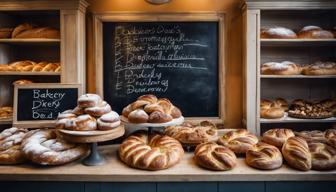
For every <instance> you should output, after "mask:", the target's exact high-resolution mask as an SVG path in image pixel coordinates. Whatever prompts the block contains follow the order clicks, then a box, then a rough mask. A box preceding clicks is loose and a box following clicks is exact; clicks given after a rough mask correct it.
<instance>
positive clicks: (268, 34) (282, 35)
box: [260, 27, 297, 39]
mask: <svg viewBox="0 0 336 192" xmlns="http://www.w3.org/2000/svg"><path fill="white" fill-rule="evenodd" d="M260 36H261V38H265V39H295V38H297V35H296V33H295V32H294V31H292V30H290V29H287V28H285V27H271V28H268V29H262V30H261V34H260Z"/></svg>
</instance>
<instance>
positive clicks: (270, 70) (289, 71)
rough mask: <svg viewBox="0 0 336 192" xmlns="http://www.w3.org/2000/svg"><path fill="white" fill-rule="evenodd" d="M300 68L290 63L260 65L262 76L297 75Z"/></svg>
mask: <svg viewBox="0 0 336 192" xmlns="http://www.w3.org/2000/svg"><path fill="white" fill-rule="evenodd" d="M301 70H302V69H301V67H300V65H298V64H295V63H294V62H291V61H283V62H267V63H264V64H262V65H261V74H263V75H299V74H300V73H301Z"/></svg>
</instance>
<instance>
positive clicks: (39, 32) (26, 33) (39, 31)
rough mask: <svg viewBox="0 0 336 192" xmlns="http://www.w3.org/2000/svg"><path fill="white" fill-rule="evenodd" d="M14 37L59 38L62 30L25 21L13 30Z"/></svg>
mask: <svg viewBox="0 0 336 192" xmlns="http://www.w3.org/2000/svg"><path fill="white" fill-rule="evenodd" d="M12 38H15V39H29V38H46V39H59V38H60V32H59V30H58V29H54V28H52V27H34V26H33V25H31V24H28V23H24V24H21V25H18V26H17V27H15V29H14V30H13V32H12Z"/></svg>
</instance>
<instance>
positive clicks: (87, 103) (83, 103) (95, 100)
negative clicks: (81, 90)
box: [77, 93, 102, 108]
mask: <svg viewBox="0 0 336 192" xmlns="http://www.w3.org/2000/svg"><path fill="white" fill-rule="evenodd" d="M101 102H102V99H101V98H100V96H99V95H96V94H91V93H88V94H85V95H81V96H80V97H79V98H78V100H77V104H78V107H81V108H86V107H95V106H97V105H98V104H99V103H101Z"/></svg>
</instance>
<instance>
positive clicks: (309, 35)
mask: <svg viewBox="0 0 336 192" xmlns="http://www.w3.org/2000/svg"><path fill="white" fill-rule="evenodd" d="M298 37H299V38H300V39H332V38H334V35H333V34H332V32H330V31H326V30H323V29H321V28H320V27H318V26H306V27H303V28H302V29H301V30H300V32H299V33H298Z"/></svg>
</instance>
